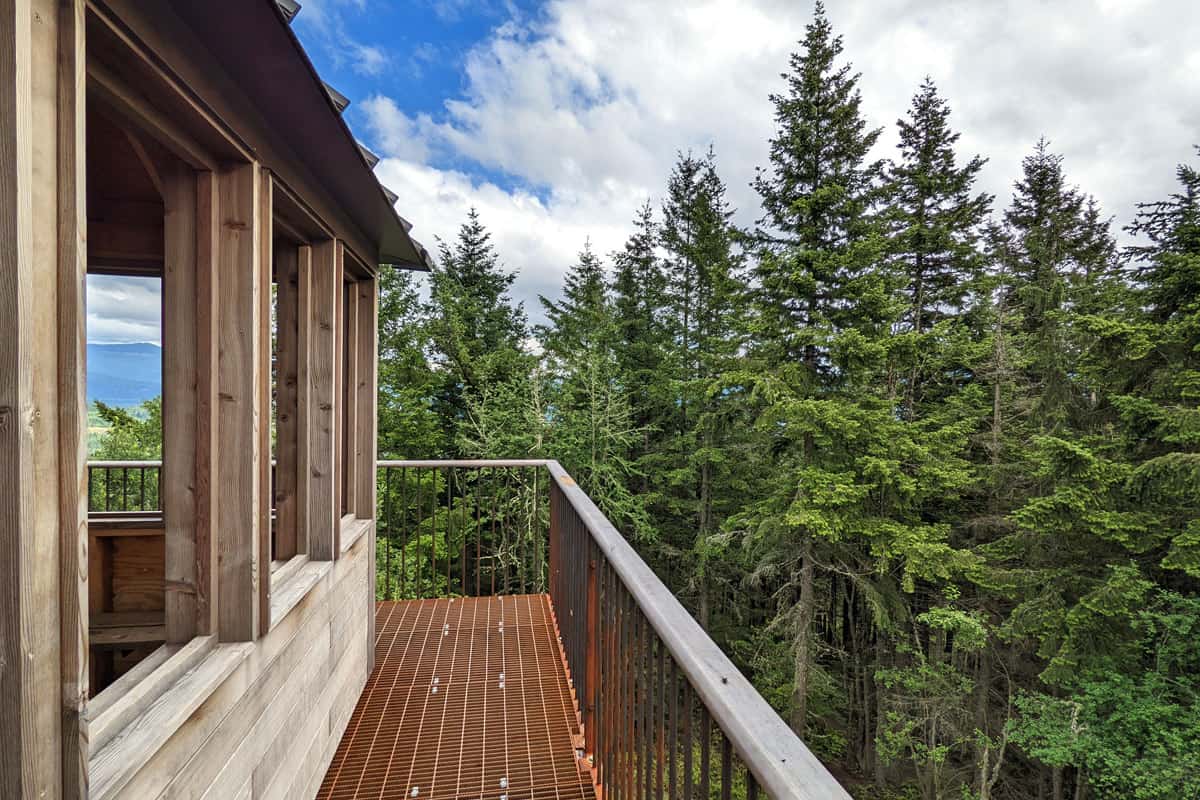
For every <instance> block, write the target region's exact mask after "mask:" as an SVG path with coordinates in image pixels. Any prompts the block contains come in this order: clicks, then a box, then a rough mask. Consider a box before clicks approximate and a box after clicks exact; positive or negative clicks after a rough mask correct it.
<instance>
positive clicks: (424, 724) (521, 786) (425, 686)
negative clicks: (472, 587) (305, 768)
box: [317, 595, 596, 800]
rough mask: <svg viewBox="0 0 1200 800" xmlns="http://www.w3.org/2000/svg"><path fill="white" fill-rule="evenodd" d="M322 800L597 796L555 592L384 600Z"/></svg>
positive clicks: (566, 799) (569, 799) (578, 799)
mask: <svg viewBox="0 0 1200 800" xmlns="http://www.w3.org/2000/svg"><path fill="white" fill-rule="evenodd" d="M375 628H376V640H375V670H374V672H372V673H371V677H370V679H368V681H367V685H366V688H365V689H364V690H363V693H362V697H360V698H359V701H358V706H357V707H356V708H355V709H354V714H353V716H351V718H350V723H349V725H347V727H346V732H345V734H344V735H343V736H342V741H341V744H340V745H338V749H337V753H336V754H335V755H334V757H333V761H332V763H331V764H330V766H329V772H328V773H327V774H326V775H325V781H324V783H323V784H322V785H321V789H320V791H319V792H318V794H317V797H318V798H320V800H349V799H350V798H354V799H355V800H359V799H364V800H365V798H374V799H375V800H385V799H389V798H396V799H397V800H398V799H399V798H407V799H408V800H413V799H414V798H417V800H457V799H458V798H463V799H464V800H466V799H467V798H469V799H470V800H551V799H553V800H592V799H593V798H595V796H596V795H595V790H594V789H593V786H592V776H591V773H590V771H587V770H586V769H581V768H580V765H579V762H577V761H576V757H575V744H576V741H577V740H576V737H577V736H578V735H579V733H580V730H579V721H578V718H577V715H576V712H575V701H574V698H573V696H572V693H571V689H570V686H569V684H568V681H567V674H566V668H565V666H564V660H563V656H562V650H561V648H560V647H559V642H558V635H557V631H556V629H555V624H554V617H553V612H552V609H551V606H550V598H549V596H547V595H520V596H508V597H481V598H454V599H439V600H409V601H401V602H381V603H377V604H376V607H375Z"/></svg>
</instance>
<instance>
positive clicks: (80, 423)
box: [58, 0, 89, 800]
mask: <svg viewBox="0 0 1200 800" xmlns="http://www.w3.org/2000/svg"><path fill="white" fill-rule="evenodd" d="M84 10H85V9H84V1H83V0H62V2H60V3H59V18H58V50H59V52H58V239H59V241H58V305H59V317H58V384H59V385H58V391H59V401H58V409H59V410H58V437H59V441H58V454H59V461H58V499H59V511H58V514H59V519H58V526H59V543H60V544H59V565H60V571H59V642H60V652H59V659H60V672H61V676H62V722H61V725H62V734H61V735H62V796H63V797H64V798H66V800H83V798H86V797H87V794H88V773H87V753H88V728H87V719H86V716H85V709H86V707H87V697H88V599H89V598H88V586H87V579H88V531H87V315H86V296H87V240H86V234H87V186H86V183H87V180H86V176H87V165H86V152H87V148H86V141H87V140H86V136H87V130H86V124H85V120H86V116H87V115H86V109H85V92H86V90H85V81H86V76H85V70H86V60H87V59H86V52H85V49H84Z"/></svg>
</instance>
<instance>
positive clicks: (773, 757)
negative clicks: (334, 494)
mask: <svg viewBox="0 0 1200 800" xmlns="http://www.w3.org/2000/svg"><path fill="white" fill-rule="evenodd" d="M161 467H162V462H160V461H92V462H89V463H88V508H89V511H90V512H91V516H92V518H93V519H103V518H104V517H105V516H106V515H109V516H112V515H116V514H117V513H118V512H119V513H120V515H122V516H127V515H131V514H144V515H151V514H154V513H156V512H157V510H158V508H159V502H158V481H159V478H160V473H161ZM377 482H378V488H379V508H378V509H377V529H376V536H377V547H376V582H377V585H376V591H377V594H378V596H380V597H384V598H389V599H400V598H418V597H441V596H454V595H460V596H461V595H474V596H479V595H491V594H513V593H529V592H538V593H540V592H545V591H549V593H550V596H551V599H552V604H553V607H554V611H555V617H556V620H557V622H558V627H559V632H560V634H561V636H562V644H563V650H564V652H565V654H566V658H567V664H568V667H569V668H570V672H571V676H572V683H573V686H574V689H575V693H576V698H577V699H578V703H579V708H580V714H581V717H582V722H583V730H584V747H585V750H586V753H587V755H588V756H589V757H590V759H591V763H592V767H593V770H594V773H595V777H596V780H597V782H598V784H599V785H600V786H601V787H602V789H603V791H604V797H605V798H606V799H607V798H613V799H614V800H650V798H655V799H656V800H661V799H662V798H664V797H667V798H672V800H674V799H675V798H683V799H684V800H709V799H710V798H721V799H722V800H732V798H735V797H736V798H746V799H747V800H754V799H755V798H758V797H760V796H764V797H773V798H778V799H779V800H783V798H803V799H804V800H817V798H821V799H822V800H825V799H826V798H833V799H834V800H838V799H839V798H845V799H846V800H848V798H849V795H848V794H847V793H846V791H845V790H844V789H843V788H842V787H841V786H840V785H839V784H838V783H837V781H836V780H834V778H833V777H832V776H831V775H830V774H829V772H828V771H827V770H826V769H825V767H824V766H823V765H822V764H821V763H820V761H818V760H817V759H816V757H815V756H813V754H812V753H811V752H810V751H809V750H808V748H807V747H805V745H804V744H803V742H801V741H800V739H799V738H797V737H796V735H795V734H794V733H792V731H791V729H790V728H788V727H787V725H785V724H784V722H783V720H781V719H780V718H779V715H778V714H776V713H775V711H774V710H773V709H772V708H771V707H770V706H769V705H768V704H767V702H766V701H765V700H764V699H763V698H762V697H761V696H760V695H759V694H758V692H756V691H755V689H754V687H753V686H752V685H751V684H750V682H749V681H748V680H747V679H746V678H745V676H743V675H742V674H741V672H739V671H738V669H737V668H736V667H735V666H734V665H733V663H732V662H731V661H730V660H729V658H728V657H726V656H725V654H724V653H723V652H722V651H721V649H720V648H719V647H717V645H716V644H715V643H714V642H713V641H712V639H710V638H709V637H708V635H707V634H706V633H705V631H704V630H703V629H702V628H701V627H700V625H699V624H698V623H697V622H696V621H695V620H694V619H693V618H692V616H691V615H690V614H689V613H688V612H687V611H686V610H685V609H684V608H683V606H682V605H681V604H680V603H679V601H678V600H677V599H676V598H675V596H674V595H673V594H672V593H671V592H670V590H668V589H667V587H666V586H664V585H663V583H662V582H661V581H660V580H659V579H658V577H657V576H656V575H655V574H654V572H653V571H652V570H651V569H650V568H649V567H648V566H647V565H646V563H645V562H644V561H643V560H642V559H641V558H640V557H639V556H638V555H637V553H636V552H635V551H634V549H633V548H632V547H631V546H630V545H629V543H628V542H626V541H625V539H624V537H622V536H621V534H620V533H619V532H618V531H617V530H616V529H615V528H614V527H613V525H612V523H610V522H609V521H608V519H607V518H606V517H605V516H604V514H602V513H601V512H600V510H599V509H598V508H597V507H596V505H595V503H593V502H592V500H591V499H590V498H589V497H588V496H587V495H586V494H585V493H584V492H583V490H581V489H580V488H579V487H578V486H577V485H576V484H575V481H574V480H572V479H571V477H570V476H569V475H568V474H567V473H566V472H565V471H564V470H563V468H562V467H561V466H559V464H558V462H556V461H542V460H508V461H380V462H378V469H377Z"/></svg>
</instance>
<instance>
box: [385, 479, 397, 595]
mask: <svg viewBox="0 0 1200 800" xmlns="http://www.w3.org/2000/svg"><path fill="white" fill-rule="evenodd" d="M383 519H384V525H385V526H386V528H385V529H386V531H387V532H386V533H385V534H384V537H383V546H384V547H385V548H387V549H386V550H385V551H384V555H383V558H384V566H383V599H384V600H394V599H395V598H393V597H392V536H393V531H392V468H391V467H384V468H383Z"/></svg>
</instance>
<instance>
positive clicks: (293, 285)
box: [271, 240, 300, 561]
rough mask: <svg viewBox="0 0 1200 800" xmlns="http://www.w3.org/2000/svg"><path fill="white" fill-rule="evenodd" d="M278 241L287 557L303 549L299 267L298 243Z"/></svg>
mask: <svg viewBox="0 0 1200 800" xmlns="http://www.w3.org/2000/svg"><path fill="white" fill-rule="evenodd" d="M275 244H276V246H275V309H276V311H275V319H276V332H275V343H276V345H275V352H276V357H275V364H276V366H275V441H276V445H275V462H276V465H275V486H274V495H275V552H274V553H272V556H271V557H272V560H274V561H285V560H287V559H290V558H291V557H292V556H294V555H296V553H297V552H299V550H298V547H297V544H296V541H297V534H296V530H297V513H296V506H297V503H296V484H297V480H298V475H299V471H298V455H299V449H300V448H299V432H300V429H299V428H298V427H297V423H298V418H299V415H298V413H297V406H298V403H299V385H300V375H299V363H300V358H299V314H300V302H299V283H300V276H299V267H298V263H297V258H298V248H297V247H296V246H294V245H290V244H287V243H286V242H282V241H279V240H276V243H275Z"/></svg>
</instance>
